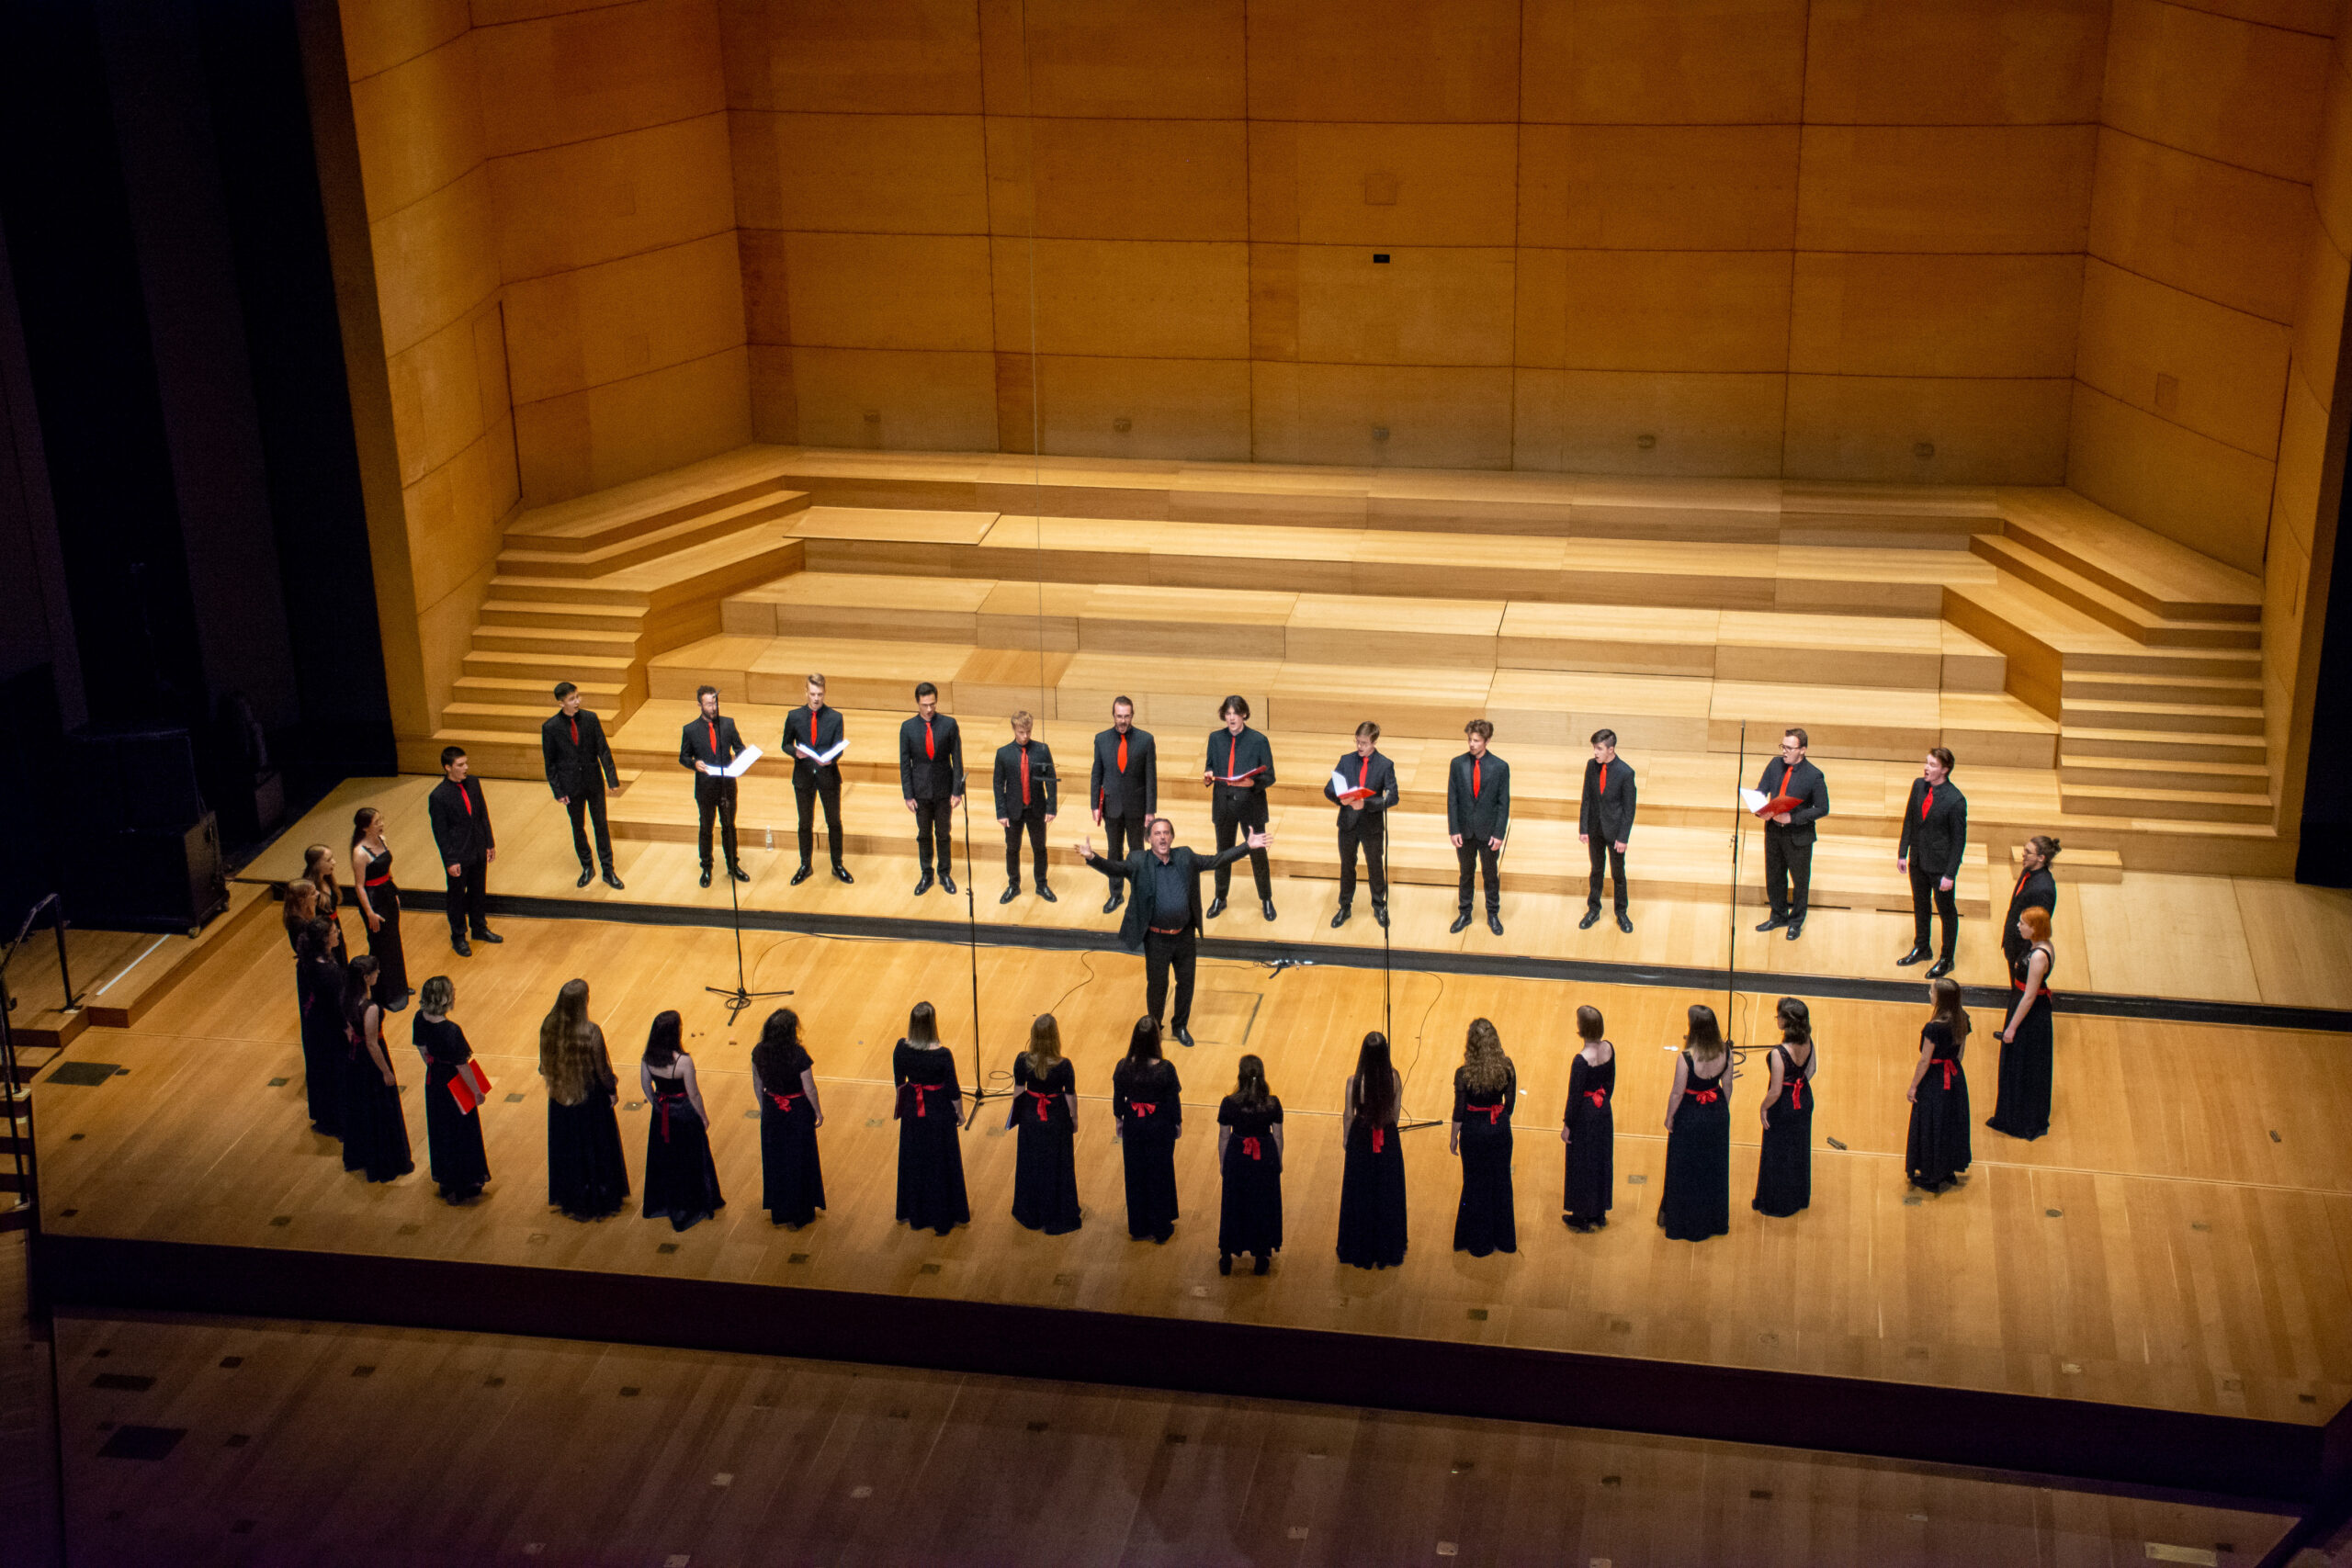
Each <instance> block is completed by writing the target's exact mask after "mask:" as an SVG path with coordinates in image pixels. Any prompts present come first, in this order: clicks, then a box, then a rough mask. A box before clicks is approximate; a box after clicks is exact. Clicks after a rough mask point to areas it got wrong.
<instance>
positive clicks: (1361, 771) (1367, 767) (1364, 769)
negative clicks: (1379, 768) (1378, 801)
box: [1356, 757, 1372, 789]
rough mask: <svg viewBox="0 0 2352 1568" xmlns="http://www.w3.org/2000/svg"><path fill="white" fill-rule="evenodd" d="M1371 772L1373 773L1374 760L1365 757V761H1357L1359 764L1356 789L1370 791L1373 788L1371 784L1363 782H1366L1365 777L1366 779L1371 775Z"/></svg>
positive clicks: (1357, 764)
mask: <svg viewBox="0 0 2352 1568" xmlns="http://www.w3.org/2000/svg"><path fill="white" fill-rule="evenodd" d="M1371 772H1372V759H1371V758H1369V757H1365V758H1363V759H1361V760H1360V761H1357V763H1356V788H1358V789H1370V788H1371V787H1372V786H1371V785H1370V784H1366V783H1364V782H1363V781H1364V779H1365V777H1366V775H1368V774H1369V773H1371Z"/></svg>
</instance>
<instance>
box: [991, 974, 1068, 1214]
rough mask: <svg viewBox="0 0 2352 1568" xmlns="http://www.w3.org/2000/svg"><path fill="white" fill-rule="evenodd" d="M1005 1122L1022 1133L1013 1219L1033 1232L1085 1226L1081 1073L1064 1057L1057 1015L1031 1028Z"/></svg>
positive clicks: (1042, 1017) (1015, 1067)
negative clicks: (1080, 1155)
mask: <svg viewBox="0 0 2352 1568" xmlns="http://www.w3.org/2000/svg"><path fill="white" fill-rule="evenodd" d="M1004 1124H1005V1125H1006V1126H1008V1127H1012V1128H1015V1129H1017V1135H1018V1136H1019V1138H1020V1140H1021V1146H1020V1148H1019V1149H1017V1150H1016V1151H1015V1152H1014V1158H1013V1163H1012V1217H1013V1218H1014V1219H1015V1220H1018V1221H1019V1222H1020V1223H1021V1224H1023V1225H1025V1226H1027V1227H1028V1228H1029V1229H1031V1230H1033V1231H1043V1232H1045V1233H1046V1235H1069V1233H1070V1232H1071V1231H1074V1230H1076V1229H1078V1227H1079V1225H1080V1224H1081V1223H1083V1222H1082V1221H1081V1220H1080V1215H1079V1208H1078V1149H1077V1145H1078V1070H1077V1069H1076V1068H1074V1067H1072V1066H1070V1065H1069V1057H1067V1056H1065V1055H1062V1032H1061V1027H1060V1026H1059V1025H1058V1024H1057V1023H1055V1021H1054V1015H1053V1014H1052V1013H1049V1012H1048V1013H1040V1014H1038V1015H1037V1019H1036V1021H1035V1022H1033V1023H1032V1024H1030V1026H1029V1049H1027V1050H1026V1051H1023V1053H1021V1055H1018V1056H1016V1057H1014V1058H1013V1060H1012V1109H1011V1110H1010V1111H1006V1112H1005V1118H1004Z"/></svg>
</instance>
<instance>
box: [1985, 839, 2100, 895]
mask: <svg viewBox="0 0 2352 1568" xmlns="http://www.w3.org/2000/svg"><path fill="white" fill-rule="evenodd" d="M2051 873H2052V875H2054V876H2056V877H2057V878H2058V880H2059V881H2060V882H2062V883H2063V882H2075V883H2081V884H2084V885H2086V886H2099V887H2113V886H2118V885H2119V884H2120V883H2121V882H2122V880H2123V857H2122V856H2121V855H2119V854H2117V853H2116V852H2114V851H2113V850H2094V849H2076V848H2075V846H2073V845H2072V844H2064V843H2062V844H2061V846H2060V848H2059V852H2058V860H2057V863H2055V864H2054V865H2052V867H2051ZM2024 874H2025V846H2024V845H2023V844H2017V845H2013V846H2012V847H2011V848H2010V850H2009V882H2008V886H2011V887H2015V886H2017V879H2018V877H2020V876H2023V875H2024ZM1993 891H1994V893H1995V894H1996V896H2000V895H2001V890H2000V889H1999V888H1998V887H1996V888H1995V889H1994V890H1993ZM2000 904H2001V908H2003V909H2004V910H2006V909H2007V908H2008V899H2007V897H2006V896H2000Z"/></svg>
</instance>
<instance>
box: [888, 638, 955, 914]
mask: <svg viewBox="0 0 2352 1568" xmlns="http://www.w3.org/2000/svg"><path fill="white" fill-rule="evenodd" d="M899 795H901V796H903V797H904V798H905V800H906V803H907V809H908V810H909V811H911V812H913V813H914V817H915V863H917V864H918V865H920V866H922V879H921V880H920V881H918V882H917V883H916V884H915V897H918V898H920V897H922V896H923V895H924V894H925V893H927V892H929V891H930V890H931V863H932V856H933V851H934V850H935V851H936V852H937V854H938V858H939V886H941V887H942V888H943V889H944V890H945V891H947V892H949V893H953V892H955V891H956V851H955V840H954V839H953V837H952V836H951V835H952V834H953V831H954V829H955V825H956V807H959V806H961V805H963V804H964V734H963V731H961V730H959V729H957V728H956V721H955V720H954V719H952V718H950V717H948V716H946V715H945V714H944V713H941V712H940V711H939V688H938V687H936V686H934V685H933V684H932V683H931V682H928V681H925V682H922V684H921V685H919V686H917V687H916V688H915V715H914V716H913V717H912V718H910V719H909V720H907V721H906V723H904V724H902V725H900V726H899Z"/></svg>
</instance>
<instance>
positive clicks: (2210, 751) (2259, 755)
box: [2058, 724, 2268, 762]
mask: <svg viewBox="0 0 2352 1568" xmlns="http://www.w3.org/2000/svg"><path fill="white" fill-rule="evenodd" d="M2058 745H2059V752H2060V755H2061V756H2065V757H2145V758H2150V759H2153V760H2156V761H2205V760H2211V761H2217V762H2260V761H2263V760H2264V759H2265V758H2266V757H2267V755H2268V747H2267V744H2266V743H2265V742H2264V740H2263V739H2262V738H2261V737H2259V736H2254V737H2245V736H2236V735H2208V734H2201V733H2199V732H2196V731H2193V730H2162V729H2100V728H2094V727H2092V726H2090V725H2081V724H2068V725H2064V726H2062V727H2061V728H2060V730H2059V739H2058Z"/></svg>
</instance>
